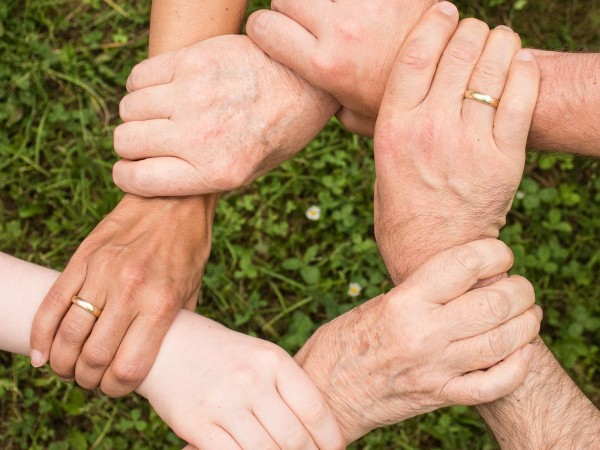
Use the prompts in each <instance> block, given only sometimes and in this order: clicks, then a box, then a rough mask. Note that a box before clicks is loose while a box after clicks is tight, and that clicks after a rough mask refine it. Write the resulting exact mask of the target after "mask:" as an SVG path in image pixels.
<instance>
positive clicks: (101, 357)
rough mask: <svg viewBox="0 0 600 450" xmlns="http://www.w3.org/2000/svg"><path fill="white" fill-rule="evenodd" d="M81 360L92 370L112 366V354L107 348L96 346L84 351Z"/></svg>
mask: <svg viewBox="0 0 600 450" xmlns="http://www.w3.org/2000/svg"><path fill="white" fill-rule="evenodd" d="M81 360H82V362H83V364H85V365H86V366H87V367H89V368H90V369H103V368H106V367H108V365H109V364H110V362H111V360H112V352H111V351H110V350H108V349H107V348H106V347H102V346H97V345H94V346H92V347H91V348H89V349H87V348H86V349H84V350H83V352H82V354H81Z"/></svg>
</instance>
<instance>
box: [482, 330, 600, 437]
mask: <svg viewBox="0 0 600 450" xmlns="http://www.w3.org/2000/svg"><path fill="white" fill-rule="evenodd" d="M534 347H535V352H534V357H533V361H532V366H531V372H530V373H529V376H528V377H527V379H526V380H525V383H524V384H523V385H522V386H521V387H520V388H519V389H517V390H516V391H515V392H514V393H512V394H511V395H508V396H506V397H504V398H502V399H500V400H496V401H495V402H492V403H488V404H485V405H480V406H478V407H477V410H478V411H479V413H480V414H481V415H482V417H483V418H484V420H485V421H486V422H487V423H488V425H489V426H490V428H491V429H492V431H493V433H494V435H495V436H496V439H497V440H498V442H499V444H500V446H501V447H502V448H506V449H512V448H520V449H550V448H560V449H580V448H600V411H599V410H598V409H597V408H596V407H595V406H594V405H593V403H592V402H591V401H590V400H588V398H587V397H586V396H585V395H584V394H583V393H582V392H581V391H580V390H579V388H578V387H577V386H576V385H575V383H574V382H573V381H572V380H571V379H570V378H569V376H568V375H567V373H566V372H565V371H564V370H563V368H562V367H561V366H560V364H559V363H558V361H557V360H556V359H555V358H554V356H553V355H552V353H551V352H550V350H549V349H548V348H547V347H546V346H545V345H544V343H543V342H542V340H541V339H539V338H538V339H536V341H535V342H534Z"/></svg>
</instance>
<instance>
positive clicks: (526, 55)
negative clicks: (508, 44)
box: [516, 50, 533, 61]
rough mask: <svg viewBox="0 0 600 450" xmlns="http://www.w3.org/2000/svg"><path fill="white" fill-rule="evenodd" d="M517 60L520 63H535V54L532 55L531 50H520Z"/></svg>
mask: <svg viewBox="0 0 600 450" xmlns="http://www.w3.org/2000/svg"><path fill="white" fill-rule="evenodd" d="M516 59H517V60H518V61H533V53H531V52H530V51H529V50H519V53H517V56H516Z"/></svg>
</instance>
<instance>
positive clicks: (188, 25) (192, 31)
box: [123, 0, 246, 249]
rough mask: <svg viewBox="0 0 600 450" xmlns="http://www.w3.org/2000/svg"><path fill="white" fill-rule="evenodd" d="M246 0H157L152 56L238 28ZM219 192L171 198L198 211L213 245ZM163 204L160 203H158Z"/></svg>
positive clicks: (183, 209)
mask: <svg viewBox="0 0 600 450" xmlns="http://www.w3.org/2000/svg"><path fill="white" fill-rule="evenodd" d="M245 9H246V1H245V0H225V1H221V0H210V1H204V2H198V1H197V0H154V1H153V2H152V16H151V21H150V43H149V51H148V53H149V56H154V55H157V54H159V53H164V52H168V51H171V50H176V49H178V48H182V47H185V46H187V45H190V44H193V43H195V42H198V41H201V40H204V39H208V38H211V37H214V36H217V35H220V34H227V33H236V32H239V29H240V26H241V22H242V18H243V15H244V11H245ZM217 199H218V196H217V195H206V196H198V197H189V198H173V199H172V200H170V201H169V202H170V203H171V206H172V207H175V208H176V211H173V213H174V214H178V215H182V216H185V215H189V214H192V215H195V216H196V217H197V219H198V220H197V221H196V223H197V224H198V228H199V229H200V230H199V231H200V233H201V234H202V235H205V236H206V237H207V242H206V245H204V248H207V249H209V248H210V238H211V226H212V219H213V216H214V211H215V208H216V202H217ZM123 201H130V202H132V203H146V204H147V205H148V206H150V205H152V203H153V202H154V203H157V202H159V203H162V204H164V203H165V202H166V201H167V200H166V199H141V198H138V197H135V196H133V195H130V194H126V195H125V198H124V200H123ZM159 207H160V206H159Z"/></svg>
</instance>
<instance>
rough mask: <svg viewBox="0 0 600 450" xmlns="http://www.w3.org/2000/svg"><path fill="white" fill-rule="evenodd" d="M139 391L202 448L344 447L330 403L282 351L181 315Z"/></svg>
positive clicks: (173, 426) (185, 436) (183, 433)
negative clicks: (328, 404) (328, 403)
mask: <svg viewBox="0 0 600 450" xmlns="http://www.w3.org/2000/svg"><path fill="white" fill-rule="evenodd" d="M138 392H139V393H140V394H141V395H143V396H144V397H146V398H147V399H148V400H149V401H150V403H151V404H152V406H153V407H154V409H155V410H156V412H157V413H158V414H159V415H160V416H161V417H162V418H163V419H164V420H165V422H166V423H167V424H168V425H169V426H170V427H171V428H172V429H173V431H174V432H175V433H177V435H178V436H180V437H181V438H182V439H184V440H185V441H186V442H189V443H190V444H193V445H195V446H196V447H199V448H201V449H219V450H226V449H240V448H243V449H257V450H258V449H260V450H266V449H279V448H283V449H316V448H322V449H340V448H343V445H344V441H343V438H342V434H341V432H340V429H339V427H338V425H337V423H336V421H335V419H334V417H333V414H332V413H331V411H330V409H329V407H328V406H327V403H326V402H325V400H324V399H323V397H322V395H321V394H320V393H319V391H318V389H317V388H316V387H315V385H314V384H313V383H312V382H311V380H310V378H308V376H307V375H306V374H305V373H304V372H303V371H302V369H301V368H300V367H299V366H298V365H297V364H296V363H295V362H294V360H293V359H292V358H291V357H290V356H289V355H288V354H287V353H286V352H285V351H283V350H282V349H281V348H279V347H277V346H276V345H274V344H271V343H269V342H266V341H262V340H259V339H256V338H253V337H250V336H244V335H242V334H239V333H236V332H233V331H231V330H228V329H226V328H225V327H223V326H221V325H219V324H217V323H215V322H213V321H211V320H208V319H206V318H204V317H201V316H198V315H196V314H192V313H188V312H185V311H184V312H181V313H180V315H179V316H178V317H177V319H176V321H175V323H174V324H173V326H172V327H171V330H169V333H168V334H167V336H166V338H165V341H164V345H163V347H162V348H161V351H160V353H159V356H158V358H157V360H156V362H155V364H154V366H153V367H152V370H151V371H150V373H149V375H148V377H147V378H146V379H145V380H144V382H143V383H142V385H141V386H140V388H139V389H138Z"/></svg>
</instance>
